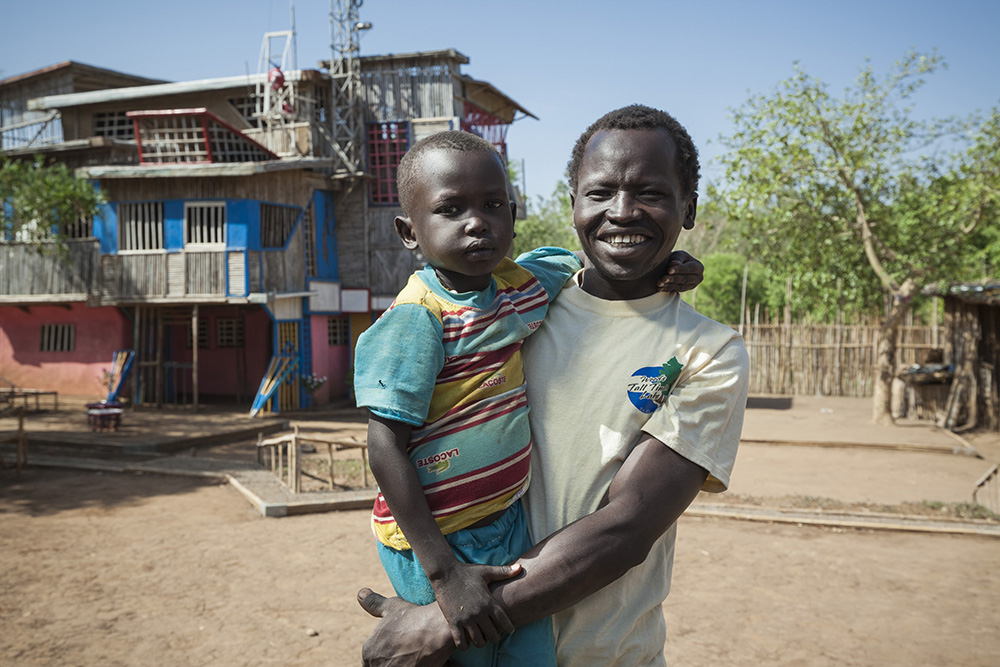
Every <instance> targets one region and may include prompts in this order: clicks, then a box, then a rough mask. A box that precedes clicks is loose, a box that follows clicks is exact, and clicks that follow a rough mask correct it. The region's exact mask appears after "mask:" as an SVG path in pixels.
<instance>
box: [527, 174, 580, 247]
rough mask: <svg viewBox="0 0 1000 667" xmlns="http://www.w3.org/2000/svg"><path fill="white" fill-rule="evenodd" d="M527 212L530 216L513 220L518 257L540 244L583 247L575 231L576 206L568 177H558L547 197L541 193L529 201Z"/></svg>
mask: <svg viewBox="0 0 1000 667" xmlns="http://www.w3.org/2000/svg"><path fill="white" fill-rule="evenodd" d="M527 214H528V215H527V219H525V220H518V221H517V222H516V223H515V224H514V231H516V232H517V238H515V239H514V256H515V257H517V256H518V255H520V254H521V253H522V252H527V251H528V250H532V249H534V248H538V247H541V246H557V247H559V248H569V249H570V250H579V249H580V240H579V239H578V238H577V236H576V232H575V231H573V207H572V206H571V205H570V200H569V185H568V184H567V183H566V181H564V180H561V181H559V182H558V183H557V184H556V187H555V190H553V192H552V196H551V197H549V198H548V199H545V198H543V197H538V198H536V200H535V201H534V202H529V205H528V211H527Z"/></svg>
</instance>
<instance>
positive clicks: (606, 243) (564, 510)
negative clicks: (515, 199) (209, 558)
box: [359, 106, 748, 667]
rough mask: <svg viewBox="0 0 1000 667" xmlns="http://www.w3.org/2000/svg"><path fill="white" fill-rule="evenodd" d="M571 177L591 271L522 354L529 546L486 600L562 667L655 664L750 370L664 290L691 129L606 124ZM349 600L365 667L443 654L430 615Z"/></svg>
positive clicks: (644, 121) (724, 339) (689, 166)
mask: <svg viewBox="0 0 1000 667" xmlns="http://www.w3.org/2000/svg"><path fill="white" fill-rule="evenodd" d="M569 175H570V189H571V192H572V195H571V196H572V201H573V224H574V227H575V228H576V231H577V233H578V234H579V236H580V240H581V243H582V244H583V249H584V252H585V253H586V257H587V262H586V264H585V267H584V269H583V270H582V271H581V272H579V273H578V274H577V275H576V276H575V277H574V281H573V283H571V284H570V285H568V286H567V287H566V288H564V289H563V291H562V293H561V295H560V298H559V299H558V300H556V302H555V303H554V304H553V305H552V306H551V307H550V310H549V314H548V317H547V319H546V320H545V322H544V323H543V324H542V326H541V327H540V329H539V330H538V332H536V334H535V335H534V336H532V337H531V338H530V339H529V340H528V341H527V343H526V344H525V346H524V355H525V373H526V375H527V386H528V400H529V403H530V405H531V413H530V416H529V419H530V423H531V429H532V434H533V440H534V445H535V446H534V449H533V452H532V479H531V485H530V487H529V488H528V492H527V496H526V503H525V504H526V509H527V512H528V522H529V526H530V529H531V534H532V536H533V537H534V539H535V540H536V542H537V544H536V545H535V546H534V547H533V548H532V549H531V550H530V551H528V552H527V553H525V554H524V555H523V556H522V557H521V558H520V559H519V563H520V564H521V566H522V574H521V575H520V576H518V577H517V578H515V579H511V580H507V581H503V582H499V583H497V584H494V587H493V595H494V597H495V599H496V600H497V601H498V602H499V603H500V604H501V606H502V607H503V608H504V610H505V611H506V612H507V616H508V617H509V619H510V620H511V621H512V622H513V623H514V624H515V625H518V626H520V625H521V624H524V623H528V622H530V621H534V620H536V619H539V618H543V617H545V616H547V615H552V623H553V629H554V632H555V638H556V650H557V657H558V663H559V665H562V666H567V665H568V666H570V667H572V666H574V665H620V666H622V667H625V666H626V665H627V666H632V665H662V664H665V661H664V657H663V646H664V643H665V641H666V627H665V623H664V620H663V614H662V609H661V605H662V603H663V601H664V599H666V596H667V593H668V592H669V589H670V574H671V568H672V564H673V548H674V539H675V535H676V521H677V518H678V517H679V516H680V515H681V514H682V513H683V511H684V510H685V509H686V508H687V507H688V505H689V504H690V503H691V501H692V500H693V499H694V497H695V496H696V495H697V494H698V492H699V491H700V490H702V489H704V490H706V491H716V492H717V491H722V490H724V489H725V488H726V486H727V485H728V482H729V474H730V472H731V470H732V465H733V462H734V460H735V458H736V448H737V445H738V442H739V436H740V431H741V430H742V423H743V410H744V407H745V405H746V394H747V382H748V377H747V376H748V360H747V355H746V350H745V349H744V347H743V343H742V340H741V339H740V337H739V336H738V335H737V334H736V333H735V332H734V331H733V330H732V329H730V328H728V327H726V326H723V325H721V324H718V323H716V322H713V321H711V320H709V319H707V318H705V317H703V316H702V315H700V314H698V313H697V312H696V311H694V310H693V309H692V308H691V307H690V306H688V305H687V304H685V303H684V302H683V301H682V300H681V299H680V298H679V297H678V296H677V295H670V294H664V293H661V292H657V288H656V282H657V277H658V276H661V275H663V273H664V271H665V269H666V265H667V263H668V262H669V256H670V253H671V251H672V250H673V248H674V245H675V243H676V241H677V238H678V236H679V235H680V233H681V230H682V229H691V228H692V227H693V226H694V221H695V214H696V211H697V193H696V187H697V182H698V157H697V151H696V150H695V147H694V145H693V143H692V142H691V138H690V136H689V135H688V133H687V132H686V131H685V130H684V128H683V127H682V126H681V125H680V124H679V123H677V121H676V120H674V118H673V117H671V116H670V115H669V114H666V113H664V112H662V111H658V110H655V109H650V108H648V107H643V106H631V107H626V108H624V109H619V110H617V111H613V112H611V113H609V114H607V115H605V116H604V117H602V118H600V119H599V120H598V121H597V122H595V123H594V124H593V125H592V126H591V127H590V128H588V129H587V131H586V132H584V134H583V135H582V136H581V137H580V139H579V140H578V142H577V144H576V147H575V148H574V151H573V158H572V160H571V161H570V166H569ZM546 536H547V537H546ZM543 537H544V539H542V538H543ZM359 599H360V600H361V601H362V606H364V607H365V608H366V609H367V610H369V611H370V612H371V613H374V614H376V615H381V616H383V617H384V618H383V621H382V622H381V623H380V624H379V625H378V627H376V629H375V632H374V633H373V634H372V636H371V637H370V638H369V641H368V642H367V643H366V645H365V652H364V654H365V659H366V661H367V664H373V665H375V664H377V665H383V664H385V665H390V664H426V665H435V664H442V662H443V661H444V659H446V658H447V657H448V655H449V654H450V653H451V648H450V647H449V644H450V636H449V635H448V630H447V624H446V623H444V622H443V617H442V616H441V613H440V611H439V610H438V609H437V608H436V607H435V606H434V605H429V606H426V607H413V606H412V605H407V604H406V603H404V602H402V601H400V600H397V599H392V600H386V599H384V598H382V597H381V596H379V595H377V594H374V593H371V592H370V591H368V590H367V589H365V590H363V591H361V593H360V594H359Z"/></svg>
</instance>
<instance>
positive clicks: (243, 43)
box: [0, 0, 1000, 197]
mask: <svg viewBox="0 0 1000 667" xmlns="http://www.w3.org/2000/svg"><path fill="white" fill-rule="evenodd" d="M294 4H295V18H296V26H295V27H296V31H297V34H298V49H297V53H298V64H299V66H300V67H315V64H316V62H317V61H318V60H320V59H327V58H329V57H330V24H329V6H330V5H329V2H328V0H295V3H294ZM0 16H3V24H4V27H3V38H2V39H0V77H7V76H13V75H15V74H21V73H23V72H27V71H30V70H33V69H38V68H41V67H45V66H48V65H52V64H55V63H58V62H62V61H65V60H76V61H79V62H84V63H87V64H90V65H96V66H99V67H107V68H110V69H117V70H121V71H124V72H129V73H132V74H139V75H144V76H149V77H153V78H161V79H166V80H171V81H183V80H193V79H204V78H213V77H222V76H235V75H239V74H243V73H245V72H246V71H248V70H249V71H251V72H254V71H256V68H257V58H258V53H259V50H260V44H261V39H262V37H263V34H264V33H265V32H266V31H273V30H285V29H287V28H288V27H289V23H290V20H289V19H290V17H289V4H288V0H240V1H239V2H236V1H232V0H225V1H222V0H219V1H215V0H200V1H198V2H195V1H193V0H172V1H171V2H162V1H158V2H148V1H146V0H130V1H127V2H126V1H122V0H88V1H87V2H79V1H73V2H68V1H53V0H34V1H27V2H26V1H23V0H0ZM361 19H362V20H364V21H370V22H372V23H373V24H374V28H373V29H372V30H371V31H368V32H366V33H365V34H364V36H363V38H362V40H361V52H362V55H373V54H380V53H404V52H411V51H430V50H437V49H445V48H454V49H456V50H458V51H460V52H462V53H464V54H465V55H466V56H468V57H469V59H470V63H469V65H467V66H465V68H464V71H465V72H466V73H468V74H469V75H471V76H473V77H475V78H477V79H484V80H486V81H489V82H491V83H493V84H494V85H496V86H497V87H498V88H500V89H501V90H503V91H504V92H505V93H507V94H508V95H509V96H510V97H512V98H513V99H515V100H517V101H518V102H519V103H520V104H521V105H522V106H524V107H525V108H527V109H529V110H530V111H531V112H532V113H534V114H535V115H536V116H538V117H539V120H537V121H536V120H533V119H530V118H528V119H525V120H521V121H519V122H517V123H515V124H514V126H513V127H511V129H510V131H509V133H508V137H507V139H508V150H509V154H510V156H511V158H512V159H513V160H521V159H523V160H524V164H525V171H526V182H527V191H528V194H529V195H530V196H532V197H534V196H536V195H548V194H549V193H551V191H552V189H553V187H554V186H555V183H556V181H557V180H558V179H559V178H560V177H561V176H562V174H563V171H564V169H565V166H566V161H567V159H568V158H569V153H570V150H571V149H572V146H573V142H574V141H575V139H576V137H577V136H578V135H579V134H580V133H581V132H582V131H583V130H584V129H585V128H586V126H587V125H588V124H589V123H590V122H592V121H593V120H595V119H596V118H597V117H599V116H600V115H602V114H603V113H605V112H606V111H610V110H611V109H614V108H617V107H620V106H623V105H626V104H631V103H633V102H640V103H643V104H648V105H650V106H655V107H659V108H662V109H665V110H667V111H669V112H671V113H672V114H674V115H675V116H676V117H677V118H678V120H680V121H681V122H682V123H683V124H684V125H685V126H687V128H688V130H689V131H690V132H691V135H692V136H693V137H694V140H695V143H696V144H697V145H698V147H699V149H700V150H701V153H702V160H703V163H706V164H705V168H704V170H703V173H704V175H705V178H706V179H713V178H717V177H718V176H719V174H720V169H719V168H717V167H713V166H712V159H713V158H714V157H715V156H717V154H718V150H719V146H718V143H717V141H716V140H717V138H718V136H719V135H720V134H722V133H726V132H728V131H729V129H730V124H729V121H728V119H727V110H728V109H729V108H731V107H735V106H738V105H740V104H741V103H742V102H743V101H744V100H745V99H746V98H747V95H748V92H751V91H752V92H766V91H769V90H771V89H773V88H774V87H775V85H776V84H777V83H778V82H780V81H781V80H782V79H785V78H787V77H788V76H790V75H791V73H792V66H793V62H794V61H796V60H797V61H799V62H800V63H801V65H802V67H803V68H804V69H805V70H806V71H807V72H809V73H810V74H812V75H814V76H818V77H820V78H822V79H824V80H826V81H827V82H828V83H830V84H831V87H832V89H833V90H834V91H840V90H842V89H843V88H844V87H845V86H847V85H848V84H850V82H851V81H852V80H853V78H854V77H855V76H856V74H857V72H858V70H859V68H860V67H861V66H863V64H864V60H865V58H866V57H870V58H871V62H872V64H873V66H874V67H875V68H876V70H877V71H880V72H885V71H887V70H888V68H889V67H890V66H891V65H892V63H893V62H895V61H896V60H898V59H899V58H901V57H902V56H903V55H904V54H905V53H906V52H907V51H908V50H910V49H916V50H919V51H930V50H931V49H933V48H937V49H938V50H939V52H940V53H941V54H942V55H944V57H945V59H946V61H947V62H948V66H949V68H948V69H947V70H946V71H944V72H941V73H938V74H936V75H934V76H933V77H932V78H931V79H930V80H929V83H928V85H927V86H926V87H925V88H924V90H923V92H922V93H921V95H920V96H919V97H918V98H917V107H916V113H917V115H919V116H925V117H934V116H945V115H960V116H964V115H967V114H969V113H971V112H973V111H976V110H977V109H978V110H983V111H985V110H987V109H989V108H991V107H993V106H995V105H997V104H998V103H1000V39H997V35H996V33H997V27H998V26H1000V0H949V1H948V2H944V0H937V1H934V2H931V1H925V0H909V1H904V0H898V1H888V0H837V1H836V2H834V1H830V0H797V1H792V0H745V1H742V2H741V1H739V0H701V1H698V2H693V1H687V2H680V1H678V0H603V1H596V0H576V1H575V2H571V1H569V0H567V1H564V2H552V1H548V2H547V1H546V0H508V1H507V2H488V3H487V2H482V1H477V0H464V1H460V0H411V1H405V0H367V1H366V2H365V4H364V6H363V7H362V8H361ZM702 189H704V187H702Z"/></svg>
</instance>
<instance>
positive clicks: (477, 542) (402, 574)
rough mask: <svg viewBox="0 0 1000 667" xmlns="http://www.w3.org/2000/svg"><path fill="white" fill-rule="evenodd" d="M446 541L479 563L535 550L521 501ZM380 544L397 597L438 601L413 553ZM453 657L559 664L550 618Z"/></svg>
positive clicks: (486, 666) (502, 561) (473, 664)
mask: <svg viewBox="0 0 1000 667" xmlns="http://www.w3.org/2000/svg"><path fill="white" fill-rule="evenodd" d="M445 539H446V540H448V543H449V544H450V545H451V548H452V549H453V550H454V551H455V556H456V557H457V558H458V559H459V560H461V561H463V562H466V563H478V564H480V565H507V564H508V563H513V562H514V561H515V560H517V559H518V558H519V557H520V556H521V554H523V553H524V552H525V551H527V550H528V549H530V548H531V539H530V538H529V537H528V523H527V518H526V517H525V515H524V510H523V508H522V507H521V501H517V502H516V503H514V504H513V505H511V507H510V509H508V510H507V512H505V513H504V515H503V516H501V517H500V518H499V519H497V520H496V521H494V522H493V523H491V524H490V525H488V526H483V527H481V528H466V529H464V530H459V531H456V532H454V533H451V534H449V535H445ZM376 544H377V548H378V556H379V559H380V560H381V561H382V567H383V568H385V572H386V574H387V575H388V576H389V581H390V582H392V587H393V589H394V590H395V591H396V595H398V596H399V597H401V598H403V599H404V600H406V601H407V602H412V603H413V604H430V603H432V602H434V601H435V598H434V589H433V588H431V584H430V581H428V579H427V575H426V574H424V569H423V567H422V566H421V565H420V561H418V560H417V558H416V556H414V555H413V552H412V551H410V550H407V551H397V550H396V549H393V548H391V547H387V546H385V545H384V544H381V543H376ZM451 659H452V660H453V661H455V663H457V664H459V665H463V666H464V667H508V666H509V667H521V666H524V667H555V665H556V652H555V637H554V635H553V633H552V621H551V619H548V618H543V619H541V620H538V621H535V622H534V623H530V624H528V625H524V626H521V627H519V628H517V630H515V631H514V634H512V635H507V636H505V637H503V638H502V639H501V640H500V643H499V644H487V645H486V646H484V647H482V648H477V647H476V646H470V647H469V648H468V649H467V650H465V651H455V653H454V654H453V655H452V656H451Z"/></svg>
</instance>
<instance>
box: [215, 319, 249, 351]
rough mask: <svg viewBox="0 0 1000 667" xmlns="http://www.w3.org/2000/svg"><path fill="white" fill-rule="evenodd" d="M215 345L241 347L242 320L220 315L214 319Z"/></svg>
mask: <svg viewBox="0 0 1000 667" xmlns="http://www.w3.org/2000/svg"><path fill="white" fill-rule="evenodd" d="M215 346H216V347H243V320H241V319H239V318H237V317H220V318H219V319H217V320H215Z"/></svg>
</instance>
